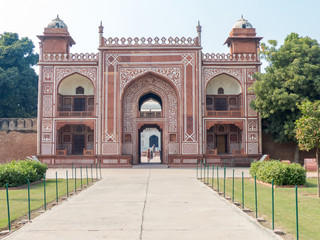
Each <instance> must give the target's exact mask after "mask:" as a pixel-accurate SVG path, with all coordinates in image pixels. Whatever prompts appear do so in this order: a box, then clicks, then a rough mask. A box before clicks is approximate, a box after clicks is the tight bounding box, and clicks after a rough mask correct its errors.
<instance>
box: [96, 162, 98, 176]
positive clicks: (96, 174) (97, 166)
mask: <svg viewBox="0 0 320 240" xmlns="http://www.w3.org/2000/svg"><path fill="white" fill-rule="evenodd" d="M96 179H97V180H98V163H96Z"/></svg>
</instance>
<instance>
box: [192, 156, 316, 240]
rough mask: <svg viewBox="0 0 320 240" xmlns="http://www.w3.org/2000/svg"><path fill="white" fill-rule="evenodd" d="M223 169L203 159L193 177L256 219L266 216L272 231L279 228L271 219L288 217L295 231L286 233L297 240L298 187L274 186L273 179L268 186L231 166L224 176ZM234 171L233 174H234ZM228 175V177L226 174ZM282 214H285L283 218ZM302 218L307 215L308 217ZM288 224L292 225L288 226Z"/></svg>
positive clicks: (261, 220) (224, 170) (224, 168)
mask: <svg viewBox="0 0 320 240" xmlns="http://www.w3.org/2000/svg"><path fill="white" fill-rule="evenodd" d="M226 170H227V168H226V166H224V167H219V166H215V165H214V164H211V165H210V164H208V163H206V162H205V160H203V161H199V162H198V163H197V166H196V177H197V179H199V180H200V181H202V182H203V183H204V184H206V185H208V186H209V187H210V188H212V189H213V190H214V191H217V192H218V194H219V195H221V196H223V197H225V198H226V199H227V200H230V201H231V202H232V203H234V204H235V205H237V206H239V207H240V208H241V209H242V210H243V211H245V212H252V214H253V216H254V217H255V218H256V219H257V220H258V221H259V222H264V221H265V220H264V219H263V218H262V217H259V216H261V215H263V216H264V217H267V218H268V220H270V221H271V226H270V227H271V229H272V230H273V231H275V232H276V233H279V234H283V233H281V231H280V230H278V229H275V219H278V220H279V221H277V222H279V223H282V222H283V219H282V218H285V219H289V220H290V221H289V220H288V223H289V224H291V225H292V224H294V225H295V231H294V232H292V231H291V232H290V233H291V234H293V235H295V237H296V239H297V240H298V239H299V229H300V228H299V227H300V225H299V200H298V189H300V188H298V186H294V187H293V188H276V186H275V185H274V184H273V180H272V183H271V185H270V186H268V185H267V184H262V183H260V182H258V181H257V179H256V176H255V177H254V178H253V179H251V178H249V177H244V171H241V172H239V171H238V172H237V169H236V170H235V169H234V168H233V169H232V171H230V169H229V176H228V177H227V174H226ZM221 172H222V174H223V176H220V177H219V173H220V174H221ZM235 173H236V175H237V177H235ZM239 173H241V175H240V174H239ZM231 174H232V176H230V175H231ZM239 176H241V177H239ZM276 197H277V198H276ZM318 207H319V206H318ZM259 210H260V211H261V214H260V213H259ZM300 211H301V210H300ZM270 215H271V217H270ZM282 215H286V216H285V217H283V216H282ZM305 217H306V218H307V217H308V216H305ZM269 218H270V219H269ZM309 218H310V216H309ZM264 225H266V224H264ZM281 226H282V225H281ZM290 227H291V228H292V226H290ZM306 239H309V238H306ZM310 239H311V238H310ZM312 239H313V238H312ZM314 239H317V238H314Z"/></svg>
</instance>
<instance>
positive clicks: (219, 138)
mask: <svg viewBox="0 0 320 240" xmlns="http://www.w3.org/2000/svg"><path fill="white" fill-rule="evenodd" d="M227 139H228V138H227V135H216V143H217V152H218V154H226V153H227V152H228V151H227V149H228V142H227Z"/></svg>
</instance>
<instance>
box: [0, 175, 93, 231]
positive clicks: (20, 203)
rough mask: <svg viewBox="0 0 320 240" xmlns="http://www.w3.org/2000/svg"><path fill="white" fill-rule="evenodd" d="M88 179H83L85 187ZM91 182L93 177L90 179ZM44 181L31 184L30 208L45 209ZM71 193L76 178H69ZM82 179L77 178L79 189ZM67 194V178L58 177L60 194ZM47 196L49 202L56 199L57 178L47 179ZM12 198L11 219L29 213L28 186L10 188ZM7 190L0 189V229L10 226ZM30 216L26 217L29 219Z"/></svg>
mask: <svg viewBox="0 0 320 240" xmlns="http://www.w3.org/2000/svg"><path fill="white" fill-rule="evenodd" d="M86 183H87V179H83V180H82V184H83V187H84V185H85V184H86ZM89 183H91V179H89ZM43 185H44V184H43V182H41V183H37V184H35V185H32V186H30V199H31V201H30V208H31V211H32V210H35V209H39V208H42V209H44V207H43V206H44V186H43ZM68 185H69V193H71V192H74V190H75V180H74V179H69V182H68ZM80 185H81V180H80V179H77V189H80V188H81V187H80ZM66 194H67V182H66V180H65V179H58V196H59V197H62V196H64V195H66ZM46 198H47V203H50V202H52V201H56V180H55V179H47V180H46ZM9 200H10V218H11V221H14V220H15V219H17V218H19V217H22V216H24V215H26V214H28V190H27V188H23V189H18V190H12V189H10V188H9ZM7 213H8V212H7V200H6V190H0V229H7V228H8V218H7V217H8V215H7ZM27 218H28V217H25V219H27Z"/></svg>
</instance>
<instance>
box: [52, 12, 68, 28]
mask: <svg viewBox="0 0 320 240" xmlns="http://www.w3.org/2000/svg"><path fill="white" fill-rule="evenodd" d="M48 28H66V29H68V27H67V25H66V24H65V23H64V22H63V21H62V20H61V19H60V18H59V14H57V18H55V19H53V20H52V21H51V22H50V23H49V24H48Z"/></svg>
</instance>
